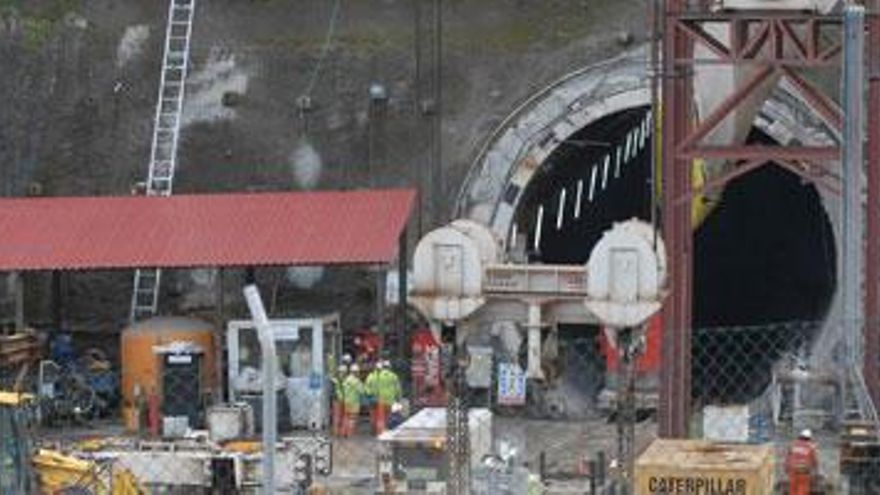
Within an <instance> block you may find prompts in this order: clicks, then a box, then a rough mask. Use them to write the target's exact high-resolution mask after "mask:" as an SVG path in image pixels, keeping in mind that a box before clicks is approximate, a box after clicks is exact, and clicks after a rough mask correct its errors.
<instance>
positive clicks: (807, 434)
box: [799, 428, 813, 440]
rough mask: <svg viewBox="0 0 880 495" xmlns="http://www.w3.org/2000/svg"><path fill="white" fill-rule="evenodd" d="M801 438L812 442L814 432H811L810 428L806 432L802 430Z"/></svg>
mask: <svg viewBox="0 0 880 495" xmlns="http://www.w3.org/2000/svg"><path fill="white" fill-rule="evenodd" d="M799 436H800V438H803V439H806V440H810V439H812V438H813V432H812V431H810V429H809V428H806V429H804V430H801V434H800V435H799Z"/></svg>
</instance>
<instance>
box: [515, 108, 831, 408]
mask: <svg viewBox="0 0 880 495" xmlns="http://www.w3.org/2000/svg"><path fill="white" fill-rule="evenodd" d="M647 111H648V109H647V108H644V107H642V108H633V109H628V110H626V111H623V112H620V113H617V114H614V115H611V116H608V117H605V118H603V119H601V120H599V121H597V122H595V123H594V124H591V125H589V126H587V127H586V128H584V129H582V130H581V131H579V132H578V133H576V134H575V135H573V136H572V137H570V138H569V139H567V140H566V141H565V142H563V143H562V144H561V145H560V146H559V147H558V148H557V150H556V151H554V153H553V154H552V155H551V156H550V157H549V158H548V159H547V161H546V162H545V164H544V166H542V167H541V170H540V171H539V173H538V174H539V175H537V176H536V177H535V178H534V179H533V180H532V181H531V182H530V184H529V186H528V188H527V189H526V191H525V196H524V198H523V201H522V202H521V206H520V209H519V212H518V215H517V227H518V229H519V231H520V232H525V233H527V240H528V242H527V246H528V247H529V248H530V249H528V254H529V257H530V259H532V260H534V261H538V262H544V263H578V264H580V263H585V262H586V260H587V259H588V257H589V254H590V251H591V249H592V247H593V246H594V245H595V243H596V242H597V241H598V240H599V238H600V237H601V236H602V233H603V232H604V231H606V230H607V229H609V228H610V227H611V226H612V224H613V222H618V221H623V220H627V219H630V218H633V217H638V218H640V219H643V220H650V218H651V211H650V210H651V207H650V205H651V199H650V149H651V148H650V146H651V145H650V138H646V139H645V145H644V146H642V147H640V148H638V151H637V152H636V153H634V156H633V157H632V159H630V160H629V161H624V160H622V163H621V166H620V168H619V170H618V169H617V167H616V160H615V153H616V150H617V148H618V146H620V147H622V148H623V147H625V142H626V135H627V133H628V132H629V131H630V130H631V129H634V128H636V127H638V126H640V125H641V122H642V121H643V120H644V119H645V116H646V114H647ZM749 141H750V142H762V143H773V141H772V139H771V138H769V137H768V136H766V135H765V134H763V133H761V132H760V131H758V130H756V129H753V131H752V133H751V135H750V136H749ZM606 154H610V155H611V160H610V162H611V163H610V166H609V167H608V168H609V170H608V174H607V179H606V184H605V187H604V189H603V188H602V187H601V183H602V179H603V176H604V175H605V174H604V168H605V167H604V157H605V156H606ZM594 168H595V169H596V170H597V172H595V175H596V176H597V178H596V180H595V187H594V191H593V198H592V201H590V200H589V198H588V192H589V185H590V182H591V176H592V175H593V174H594V172H593V169H594ZM579 182H580V183H581V188H582V195H581V196H582V197H581V208H580V212H579V215H577V217H576V215H575V212H576V211H577V205H576V202H577V189H578V183H579ZM563 189H564V190H565V191H566V194H565V198H564V199H565V203H564V209H563V214H562V216H561V217H560V216H559V204H560V192H561V191H562V190H563ZM541 206H543V210H544V212H543V219H542V220H543V221H542V225H541V228H540V240H539V243H538V246H537V249H534V247H535V244H534V243H535V238H536V234H537V230H538V229H536V222H537V220H538V210H539V207H541ZM557 225H560V228H557ZM835 256H836V254H835V252H834V239H833V232H832V229H831V225H830V222H829V219H828V217H827V215H826V213H825V210H824V208H823V205H822V201H821V198H820V196H819V194H818V192H817V191H816V189H815V187H813V186H812V185H811V184H808V183H804V182H803V181H802V180H801V179H800V178H799V177H798V176H796V175H795V174H793V173H791V172H789V171H787V170H784V169H782V168H780V167H777V166H772V165H768V166H764V167H761V168H759V169H757V170H755V171H752V172H750V173H748V174H746V175H744V176H742V177H740V178H738V179H736V180H734V181H733V182H731V183H730V184H728V186H727V187H726V188H725V190H724V192H723V194H722V196H721V198H720V200H719V201H718V202H717V204H715V205H714V208H713V209H712V210H711V213H709V215H708V216H707V217H706V218H705V220H704V221H703V223H702V224H701V225H700V227H699V228H698V229H697V230H696V232H695V237H694V295H693V297H694V299H693V305H694V306H693V315H694V328H695V329H696V330H695V331H694V361H695V369H694V389H695V390H694V392H695V394H703V393H709V394H710V395H713V396H715V397H716V398H717V397H718V396H723V399H724V400H738V399H743V398H745V397H746V396H749V397H753V396H754V395H755V394H756V393H758V392H759V391H761V390H763V388H764V387H765V386H766V383H767V382H768V381H769V379H770V365H771V363H772V362H773V361H774V360H776V359H777V358H778V357H779V356H780V355H781V354H782V353H784V352H788V351H792V350H794V348H796V347H797V346H798V345H800V343H801V342H803V339H804V337H808V336H809V334H810V332H809V329H811V328H815V325H810V323H811V322H817V321H819V320H821V319H822V318H824V316H825V314H826V312H827V310H828V307H829V305H830V302H831V299H832V295H833V292H834V289H835V266H836V261H835ZM782 322H785V323H786V324H780V323H782ZM771 325H772V326H771ZM721 327H724V328H721ZM744 327H748V328H744ZM710 329H711V330H710ZM750 332H751V333H754V335H753V336H752V338H744V336H746V334H750ZM771 343H772V344H773V345H774V346H775V347H774V350H773V352H754V351H756V350H758V349H761V350H763V351H766V349H767V346H768V345H770V344H771ZM719 352H723V353H724V354H726V355H729V356H740V357H749V356H753V357H754V359H752V360H751V361H750V363H749V366H748V368H749V370H750V371H749V372H748V376H742V379H743V380H746V381H748V382H751V383H750V384H749V385H747V386H746V385H744V386H742V387H739V388H738V389H737V390H736V391H735V393H733V392H730V391H722V390H720V385H717V384H714V382H713V381H712V376H704V375H705V373H702V372H701V371H700V370H699V369H697V368H696V366H697V364H696V363H697V362H698V361H699V360H700V359H701V358H708V357H709V356H712V355H715V354H716V353H719ZM759 356H760V357H759ZM739 364H741V363H737V362H734V361H732V362H731V363H729V365H730V366H738V365H739ZM722 371H723V370H722ZM738 372H739V373H741V371H738Z"/></svg>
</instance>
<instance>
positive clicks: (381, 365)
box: [376, 361, 385, 370]
mask: <svg viewBox="0 0 880 495" xmlns="http://www.w3.org/2000/svg"><path fill="white" fill-rule="evenodd" d="M384 367H385V361H376V369H377V370H381V369H382V368H384Z"/></svg>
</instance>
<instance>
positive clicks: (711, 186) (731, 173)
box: [678, 160, 768, 202]
mask: <svg viewBox="0 0 880 495" xmlns="http://www.w3.org/2000/svg"><path fill="white" fill-rule="evenodd" d="M767 164H768V162H767V161H765V160H749V161H747V162H745V163H743V164H742V165H739V166H737V167H731V169H730V170H728V171H726V172H724V173H723V174H721V175H719V176H718V177H715V178H714V179H712V180H710V181H708V182H706V183H705V184H703V185H702V186H701V187H698V188H696V189H694V190H692V191H691V198H696V197H697V196H702V195H703V194H706V193H707V192H710V191H714V190H717V189H720V188H722V187H724V186H725V185H727V183H729V182H730V181H732V180H734V179H736V178H737V177H740V176H742V175H745V174H747V173H749V172H751V171H752V170H755V169H757V168H760V167H761V166H763V165H767ZM683 200H684V197H681V198H678V201H679V202H681V201H683Z"/></svg>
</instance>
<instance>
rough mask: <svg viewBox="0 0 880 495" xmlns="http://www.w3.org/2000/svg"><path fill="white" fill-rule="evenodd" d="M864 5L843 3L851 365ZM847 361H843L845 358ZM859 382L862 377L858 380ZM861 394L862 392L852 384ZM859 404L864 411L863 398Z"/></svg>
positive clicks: (857, 280) (858, 278)
mask: <svg viewBox="0 0 880 495" xmlns="http://www.w3.org/2000/svg"><path fill="white" fill-rule="evenodd" d="M864 15H865V10H864V7H861V6H856V5H847V6H846V7H845V8H844V42H843V62H844V67H843V82H842V88H841V91H842V95H841V101H842V106H843V111H844V116H845V118H844V124H843V147H842V155H843V156H842V161H843V226H842V228H843V255H842V256H841V263H842V269H841V303H842V306H843V315H844V316H843V321H842V323H843V328H844V335H845V338H844V339H845V340H844V341H845V343H846V351H847V357H848V358H849V362H847V363H845V364H846V365H852V364H854V362H858V358H857V357H856V356H857V353H858V352H859V349H860V347H861V346H860V343H859V342H858V337H859V334H860V332H859V331H858V328H859V325H861V324H862V323H863V322H862V321H860V319H861V315H862V314H863V313H862V309H863V307H862V297H861V287H862V269H863V265H862V231H863V224H862V222H863V221H864V215H863V214H862V165H863V159H864V156H863V151H862V143H863V139H864V127H863V124H864V113H863V112H864V100H863V94H864V41H865V38H864V33H865V31H864ZM841 364H843V363H841ZM856 384H858V382H856ZM853 392H854V393H856V398H857V399H859V398H860V395H861V394H859V391H858V390H855V389H854V390H853ZM858 402H859V406H860V407H859V408H860V409H862V412H865V411H864V409H863V407H862V406H864V403H863V402H862V401H858Z"/></svg>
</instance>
